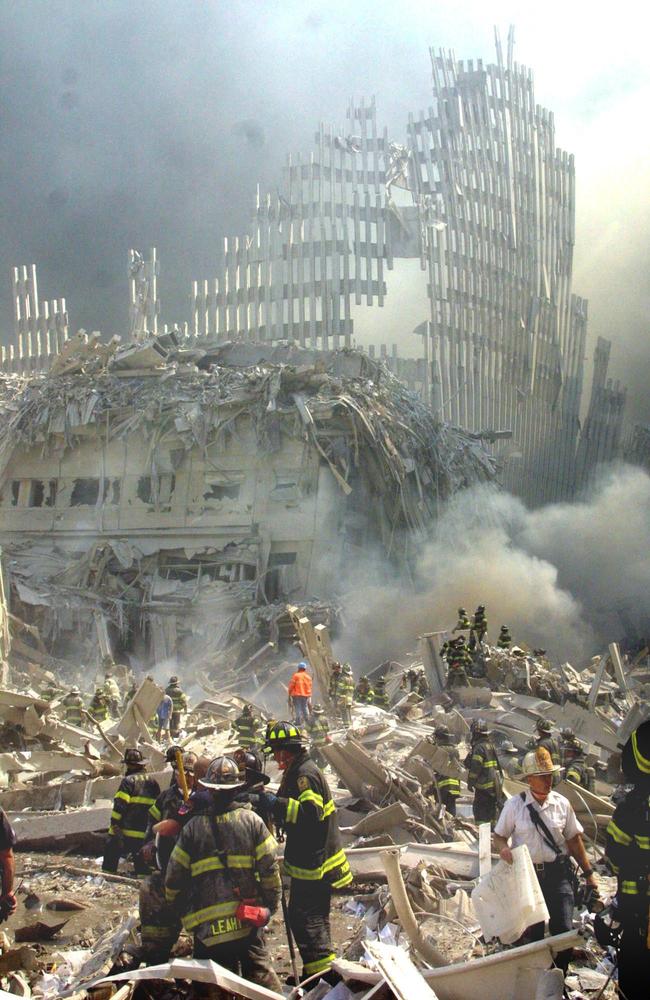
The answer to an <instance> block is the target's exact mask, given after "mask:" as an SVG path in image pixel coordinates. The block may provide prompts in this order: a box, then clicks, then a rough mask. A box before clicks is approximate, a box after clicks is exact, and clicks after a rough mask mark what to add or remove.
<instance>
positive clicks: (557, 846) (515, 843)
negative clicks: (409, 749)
mask: <svg viewBox="0 0 650 1000" xmlns="http://www.w3.org/2000/svg"><path fill="white" fill-rule="evenodd" d="M560 771H561V768H560V767H559V766H558V765H557V764H554V763H553V761H552V760H551V755H550V753H549V752H548V750H547V749H546V748H545V747H537V748H536V749H535V750H532V751H531V752H530V753H527V754H526V756H525V757H524V760H523V765H522V773H521V777H522V778H523V779H524V780H525V781H526V782H527V784H528V786H529V787H528V790H527V791H525V792H521V793H520V794H519V795H512V796H511V797H510V798H509V799H508V801H507V802H506V804H505V805H504V807H503V809H502V810H501V815H500V816H499V819H498V820H497V823H496V826H495V828H494V838H493V843H494V848H495V850H496V851H498V852H499V854H500V856H501V859H502V860H503V861H506V862H508V864H512V848H513V847H519V846H520V845H522V844H526V846H527V847H528V851H529V853H530V857H531V861H532V862H533V864H534V866H535V872H536V874H537V878H538V880H539V884H540V888H541V890H542V894H543V896H544V899H545V901H546V906H547V907H548V912H549V931H550V933H551V934H562V933H564V932H565V931H570V930H571V929H572V926H573V905H574V897H573V886H572V873H571V868H572V863H571V860H570V859H571V857H573V858H574V859H575V860H576V861H577V862H578V864H579V866H580V868H581V869H582V871H583V872H584V876H585V878H586V880H587V885H589V886H590V887H591V889H592V890H593V892H594V893H595V894H596V895H597V894H598V883H597V882H596V878H595V876H594V872H593V869H592V867H591V864H590V863H589V858H588V857H587V852H586V851H585V846H584V844H583V842H582V833H583V829H582V826H581V825H580V823H579V822H578V820H577V819H576V815H575V813H574V811H573V807H572V805H571V803H570V802H569V800H568V799H566V798H565V797H564V795H560V794H559V793H558V792H555V791H553V790H552V785H553V775H554V774H557V773H559V772H560ZM544 827H546V830H545V829H544ZM509 840H510V845H508V841H509ZM526 936H527V937H528V939H529V940H531V941H541V939H542V938H543V937H544V924H543V922H542V923H538V924H534V925H533V926H532V927H529V928H528V930H527V932H526ZM570 960H571V950H570V949H569V950H565V951H561V952H559V953H558V954H557V955H556V957H555V964H556V965H557V966H558V968H560V969H562V971H563V972H564V973H566V970H567V967H568V965H569V962H570Z"/></svg>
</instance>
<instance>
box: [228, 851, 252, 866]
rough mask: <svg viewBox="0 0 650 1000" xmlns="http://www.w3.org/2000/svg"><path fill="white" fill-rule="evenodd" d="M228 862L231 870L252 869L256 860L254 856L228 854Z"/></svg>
mask: <svg viewBox="0 0 650 1000" xmlns="http://www.w3.org/2000/svg"><path fill="white" fill-rule="evenodd" d="M226 862H227V864H228V867H229V868H252V867H253V866H254V864H255V858H254V857H253V855H252V854H227V855H226Z"/></svg>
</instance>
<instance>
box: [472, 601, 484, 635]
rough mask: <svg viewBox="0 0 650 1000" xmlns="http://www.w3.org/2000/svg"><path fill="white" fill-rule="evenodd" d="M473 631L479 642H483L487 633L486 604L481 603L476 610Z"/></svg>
mask: <svg viewBox="0 0 650 1000" xmlns="http://www.w3.org/2000/svg"><path fill="white" fill-rule="evenodd" d="M472 632H473V634H474V635H475V636H476V639H477V641H478V642H479V643H481V642H483V639H484V638H485V636H486V635H487V618H486V617H485V605H484V604H479V606H478V607H477V609H476V611H475V612H474V617H473V618H472Z"/></svg>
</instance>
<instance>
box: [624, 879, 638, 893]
mask: <svg viewBox="0 0 650 1000" xmlns="http://www.w3.org/2000/svg"><path fill="white" fill-rule="evenodd" d="M621 892H624V893H625V895H626V896H638V895H639V887H638V885H637V884H636V882H621Z"/></svg>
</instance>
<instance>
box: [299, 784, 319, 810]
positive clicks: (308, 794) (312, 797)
mask: <svg viewBox="0 0 650 1000" xmlns="http://www.w3.org/2000/svg"><path fill="white" fill-rule="evenodd" d="M298 802H315V803H316V805H317V806H318V807H319V808H320V809H322V808H323V796H322V795H319V794H318V792H313V791H312V790H311V788H306V789H305V791H304V792H301V793H300V795H299V796H298Z"/></svg>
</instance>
